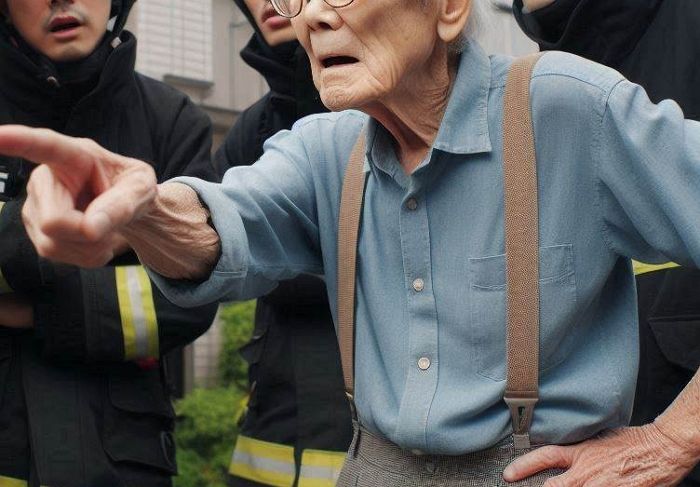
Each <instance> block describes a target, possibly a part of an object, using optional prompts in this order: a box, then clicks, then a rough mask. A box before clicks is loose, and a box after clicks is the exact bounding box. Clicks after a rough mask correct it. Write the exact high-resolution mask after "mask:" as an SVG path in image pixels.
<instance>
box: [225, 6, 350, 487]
mask: <svg viewBox="0 0 700 487" xmlns="http://www.w3.org/2000/svg"><path fill="white" fill-rule="evenodd" d="M235 1H236V5H237V6H238V8H240V9H241V11H242V12H243V14H244V15H245V16H246V18H247V19H248V21H249V22H250V24H251V25H252V26H253V29H254V34H253V37H252V38H251V39H250V41H249V42H248V44H247V45H246V47H245V48H244V49H243V50H242V51H241V57H242V58H243V60H244V61H245V62H246V63H248V65H249V66H251V67H252V68H253V69H255V70H256V71H258V72H259V73H260V74H261V75H263V76H264V77H265V80H266V81H267V83H268V85H269V86H270V91H269V92H268V93H266V94H265V95H264V96H263V97H262V98H261V99H260V100H258V101H257V102H256V103H255V104H253V105H252V106H250V107H249V108H247V109H246V110H244V111H243V112H242V113H241V114H240V116H239V117H238V119H237V121H236V124H235V125H234V126H233V127H232V128H231V130H230V132H229V133H228V134H227V136H226V140H225V141H224V144H223V145H222V147H221V148H220V149H219V150H218V151H217V153H216V157H215V165H216V168H217V171H218V172H219V175H220V176H221V177H223V175H224V173H225V172H226V171H227V170H228V169H229V168H231V167H232V166H247V165H250V164H253V163H254V162H255V161H257V160H258V159H259V158H260V156H261V155H262V154H263V144H264V142H265V141H266V140H267V139H269V138H270V137H272V136H273V135H275V134H276V133H277V132H279V131H280V130H288V129H290V128H291V127H292V125H293V124H294V122H296V121H297V120H299V119H301V118H303V117H304V116H306V115H309V114H312V113H322V112H326V111H327V110H326V107H324V106H323V104H322V103H321V100H320V97H319V94H318V91H317V90H316V88H315V87H314V84H313V80H312V78H311V66H310V65H309V59H308V57H307V56H306V53H305V52H304V50H303V49H302V48H301V46H300V45H299V42H298V41H297V40H296V36H295V33H294V29H293V28H292V24H291V23H290V21H289V19H287V18H285V17H282V16H281V15H278V14H277V12H275V9H274V8H273V7H272V5H271V4H270V2H269V0H235ZM241 353H242V355H243V357H244V358H245V359H246V360H247V361H248V363H249V367H248V380H249V384H250V390H249V391H250V392H249V399H248V404H247V408H246V412H245V415H244V416H243V418H242V421H241V428H240V433H239V435H238V438H237V440H236V447H235V449H234V452H233V458H232V460H231V465H230V468H229V472H230V474H231V476H232V477H231V479H230V481H229V485H230V486H231V487H250V486H265V485H274V486H277V485H280V482H283V483H284V485H288V486H292V485H295V486H296V485H308V483H309V482H314V483H313V485H314V486H315V487H333V486H334V485H335V481H336V479H337V478H338V475H339V474H340V470H341V468H342V466H343V461H344V459H345V452H346V451H347V449H348V445H349V444H350V440H351V439H352V422H351V417H350V408H348V405H347V400H346V399H345V393H344V391H343V376H342V373H341V370H340V358H339V355H338V345H337V340H336V335H335V328H334V327H333V318H332V316H331V311H330V306H329V305H328V294H327V292H326V285H325V282H324V280H323V277H322V276H317V275H312V274H302V275H300V276H298V277H296V278H295V279H290V280H285V281H282V282H280V285H279V286H278V287H277V288H276V289H275V290H274V291H272V292H271V293H269V294H267V295H265V296H262V297H260V298H259V299H258V302H257V306H256V310H255V331H254V332H253V338H252V339H251V341H250V342H249V343H248V344H247V345H246V346H244V347H243V348H242V350H241ZM270 458H274V459H275V460H276V461H277V462H278V463H277V464H276V465H277V467H276V469H271V468H270V463H269V460H270ZM281 466H283V467H284V471H280V467H281Z"/></svg>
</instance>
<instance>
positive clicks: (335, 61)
mask: <svg viewBox="0 0 700 487" xmlns="http://www.w3.org/2000/svg"><path fill="white" fill-rule="evenodd" d="M356 62H358V59H357V58H354V57H352V56H330V57H327V58H325V59H322V60H321V64H322V65H323V67H324V68H330V67H333V66H346V65H348V64H355V63H356Z"/></svg>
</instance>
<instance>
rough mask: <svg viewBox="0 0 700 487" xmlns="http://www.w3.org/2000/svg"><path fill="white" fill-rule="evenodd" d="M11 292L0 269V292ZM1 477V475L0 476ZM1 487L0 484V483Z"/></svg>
mask: <svg viewBox="0 0 700 487" xmlns="http://www.w3.org/2000/svg"><path fill="white" fill-rule="evenodd" d="M11 292H12V288H11V287H10V285H9V284H8V283H7V281H6V280H5V278H4V277H3V275H2V270H0V294H8V293H11ZM0 478H1V477H0ZM0 487H2V485H0Z"/></svg>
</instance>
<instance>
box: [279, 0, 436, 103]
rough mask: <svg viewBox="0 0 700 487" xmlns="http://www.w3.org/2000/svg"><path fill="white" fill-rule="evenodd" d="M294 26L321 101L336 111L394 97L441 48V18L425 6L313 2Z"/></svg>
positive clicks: (391, 0) (401, 1)
mask: <svg viewBox="0 0 700 487" xmlns="http://www.w3.org/2000/svg"><path fill="white" fill-rule="evenodd" d="M292 23H293V24H294V29H295V30H296V32H297V37H298V39H299V41H300V42H301V44H302V45H303V46H304V49H306V52H307V53H308V55H309V59H310V60H311V68H312V71H313V76H314V82H315V84H316V87H317V88H318V90H319V92H320V93H321V99H322V100H323V103H324V104H325V105H326V106H327V107H328V108H330V109H331V110H335V111H338V110H344V109H348V108H361V107H363V106H365V105H367V104H368V103H372V102H374V101H377V100H379V99H381V98H383V97H386V96H391V94H392V92H394V90H396V89H397V87H398V86H399V84H400V83H401V81H402V79H404V78H405V77H406V76H407V75H410V74H412V73H415V71H419V70H422V69H425V66H426V64H427V62H428V60H429V58H430V55H431V53H432V52H433V50H434V49H435V46H436V44H437V43H438V42H439V37H438V34H437V14H436V13H435V11H434V9H430V8H426V7H425V5H424V2H423V1H422V0H355V1H354V2H353V3H351V4H350V5H348V6H346V7H342V8H337V9H334V8H332V7H330V6H329V5H328V4H326V3H325V2H324V1H323V0H310V1H309V2H304V7H303V10H302V12H301V14H300V15H299V16H297V17H295V18H294V19H292Z"/></svg>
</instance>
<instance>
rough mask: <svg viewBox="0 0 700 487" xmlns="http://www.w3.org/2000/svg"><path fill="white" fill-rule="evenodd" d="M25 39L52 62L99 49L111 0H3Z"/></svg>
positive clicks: (86, 54) (13, 22)
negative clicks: (98, 45)
mask: <svg viewBox="0 0 700 487" xmlns="http://www.w3.org/2000/svg"><path fill="white" fill-rule="evenodd" d="M1 1H4V2H5V4H6V5H5V8H6V10H7V15H8V17H9V19H10V22H12V25H13V26H14V27H15V29H17V32H19V33H20V35H21V36H22V37H23V38H24V40H25V41H26V42H27V43H28V44H29V45H30V46H32V47H33V48H34V49H36V50H37V51H38V52H40V53H42V54H43V55H45V56H46V57H48V58H49V59H51V60H52V61H56V62H65V61H76V60H79V59H82V58H84V57H87V56H88V55H89V54H91V53H92V51H94V50H95V47H97V44H98V43H99V42H100V40H101V39H102V37H103V36H104V34H105V32H106V31H107V22H108V21H109V13H110V10H111V2H110V0H1Z"/></svg>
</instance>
